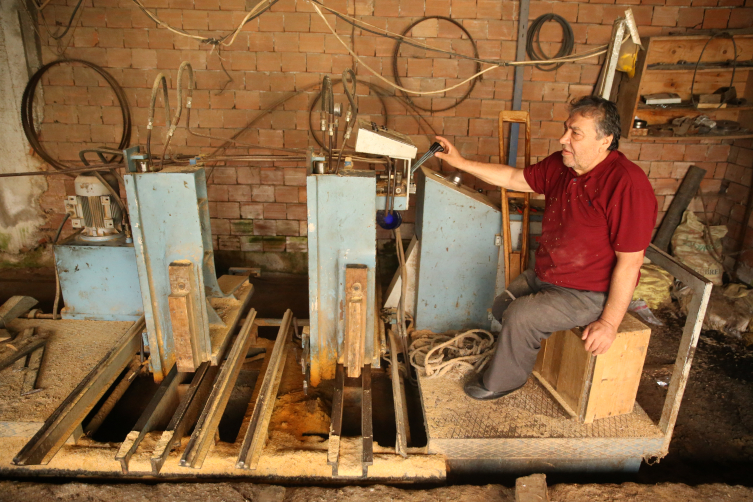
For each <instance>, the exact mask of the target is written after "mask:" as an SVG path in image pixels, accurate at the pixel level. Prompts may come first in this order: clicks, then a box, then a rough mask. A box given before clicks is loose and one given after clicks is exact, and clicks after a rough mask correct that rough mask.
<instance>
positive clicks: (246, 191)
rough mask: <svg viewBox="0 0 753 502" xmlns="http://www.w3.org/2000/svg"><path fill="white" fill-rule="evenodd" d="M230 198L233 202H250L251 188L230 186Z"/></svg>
mask: <svg viewBox="0 0 753 502" xmlns="http://www.w3.org/2000/svg"><path fill="white" fill-rule="evenodd" d="M227 190H228V198H229V199H230V200H231V201H238V202H249V201H251V187H250V186H248V185H230V186H228V188H227Z"/></svg>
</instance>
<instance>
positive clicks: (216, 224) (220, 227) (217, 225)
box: [210, 218, 230, 235]
mask: <svg viewBox="0 0 753 502" xmlns="http://www.w3.org/2000/svg"><path fill="white" fill-rule="evenodd" d="M210 224H211V227H212V234H213V235H229V234H230V222H229V221H228V220H223V219H217V218H212V219H211V220H210Z"/></svg>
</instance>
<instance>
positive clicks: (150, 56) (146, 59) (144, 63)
mask: <svg viewBox="0 0 753 502" xmlns="http://www.w3.org/2000/svg"><path fill="white" fill-rule="evenodd" d="M131 66H133V67H134V68H157V51H155V50H153V49H133V50H132V51H131Z"/></svg>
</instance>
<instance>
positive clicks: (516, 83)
mask: <svg viewBox="0 0 753 502" xmlns="http://www.w3.org/2000/svg"><path fill="white" fill-rule="evenodd" d="M528 4H529V0H520V7H519V9H520V12H519V13H518V44H517V47H516V49H515V60H516V61H525V60H526V36H528ZM524 72H525V66H522V65H519V66H516V67H515V76H514V77H513V85H512V108H511V109H512V110H520V108H521V106H522V105H523V74H524ZM518 132H519V131H518V124H510V150H509V153H508V155H507V165H509V166H515V164H516V162H517V158H518ZM499 158H500V161H501V162H504V160H503V159H504V158H505V152H499Z"/></svg>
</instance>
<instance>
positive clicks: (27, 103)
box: [21, 59, 131, 170]
mask: <svg viewBox="0 0 753 502" xmlns="http://www.w3.org/2000/svg"><path fill="white" fill-rule="evenodd" d="M69 63H79V64H82V65H84V66H86V67H88V68H91V69H92V70H94V71H95V72H97V73H98V74H99V75H100V76H101V77H102V78H104V79H105V81H106V82H107V83H108V84H109V85H110V88H111V89H112V90H113V92H114V93H115V97H116V98H117V99H118V104H119V105H120V113H121V117H122V119H123V134H122V135H121V138H120V143H119V144H118V147H117V150H124V149H126V148H128V145H129V144H130V142H131V110H130V108H129V107H128V98H127V97H126V94H125V92H124V91H123V89H122V88H121V87H120V85H119V84H118V82H117V81H116V80H115V79H114V78H113V76H112V75H110V74H109V73H107V72H106V71H105V70H104V69H103V68H102V67H100V66H98V65H96V64H94V63H90V62H89V61H84V60H81V59H58V60H57V61H53V62H51V63H47V64H46V65H44V66H43V67H41V68H40V69H39V70H38V71H37V72H36V73H35V74H34V75H32V76H31V79H29V83H28V84H26V88H25V89H24V93H23V96H22V97H21V125H22V126H23V130H24V134H25V135H26V139H27V140H28V141H29V144H30V145H31V148H32V149H33V150H34V153H36V154H37V155H39V156H40V157H41V158H42V160H44V161H45V162H47V163H48V164H50V165H51V166H52V167H54V168H55V169H57V170H66V169H70V168H71V167H70V166H67V165H65V164H63V163H62V162H60V161H58V160H55V159H54V158H52V156H51V155H50V154H49V153H47V151H46V150H45V149H44V147H43V146H42V143H41V142H40V140H39V135H38V134H37V131H36V130H35V129H34V95H35V93H36V88H37V85H38V84H39V82H40V80H42V77H43V76H44V74H45V73H47V70H49V69H50V68H52V67H53V66H57V65H60V64H69ZM114 158H115V157H114V156H113V158H112V159H114ZM112 159H110V160H109V161H108V162H112Z"/></svg>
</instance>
